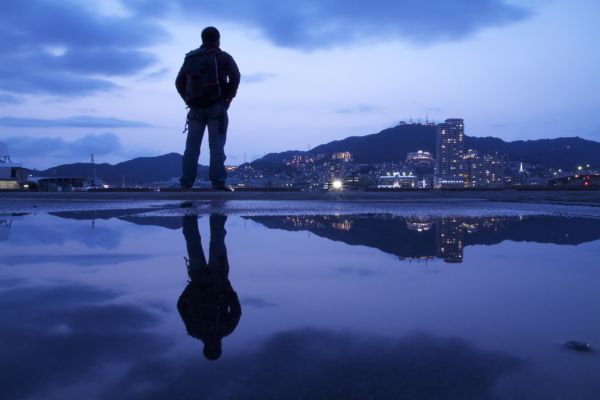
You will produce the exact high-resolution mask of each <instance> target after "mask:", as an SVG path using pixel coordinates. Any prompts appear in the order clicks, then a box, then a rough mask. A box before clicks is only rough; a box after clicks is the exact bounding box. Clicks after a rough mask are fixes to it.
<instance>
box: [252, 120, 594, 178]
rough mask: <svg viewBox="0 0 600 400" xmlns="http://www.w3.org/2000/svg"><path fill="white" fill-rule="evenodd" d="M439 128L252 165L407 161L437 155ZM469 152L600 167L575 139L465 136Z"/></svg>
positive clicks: (352, 141) (381, 135) (389, 132)
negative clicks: (344, 157)
mask: <svg viewBox="0 0 600 400" xmlns="http://www.w3.org/2000/svg"><path fill="white" fill-rule="evenodd" d="M436 138H437V127H436V126H435V125H422V124H406V125H398V126H395V127H392V128H387V129H384V130H382V131H380V132H378V133H373V134H368V135H364V136H350V137H347V138H345V139H340V140H334V141H331V142H328V143H324V144H321V145H319V146H316V147H314V148H312V149H310V150H308V151H298V150H288V151H285V152H279V153H269V154H267V155H265V156H264V157H262V158H260V159H258V160H255V161H253V162H252V164H253V165H258V166H260V165H261V164H262V165H265V164H271V165H272V164H281V163H283V162H284V160H289V159H290V158H291V157H293V156H294V155H303V154H305V155H317V154H324V155H325V156H330V155H331V154H333V153H337V152H341V151H349V152H350V153H352V155H353V158H354V160H355V161H356V162H358V163H365V164H374V163H381V162H400V161H404V160H405V158H406V154H407V153H409V152H412V151H417V150H424V151H429V152H432V153H433V154H434V155H435V149H436ZM465 149H475V150H478V151H480V152H482V153H484V154H493V153H496V152H497V153H499V154H504V155H506V156H507V158H508V160H509V161H523V162H526V163H530V164H537V165H543V166H546V167H553V168H562V169H565V170H572V169H574V168H575V167H576V166H577V165H585V164H592V165H595V166H598V165H600V143H599V142H596V141H593V140H589V139H583V138H581V137H579V136H575V137H559V138H553V139H529V140H515V141H510V142H509V141H504V140H503V139H500V138H497V137H493V136H484V137H478V136H467V135H465Z"/></svg>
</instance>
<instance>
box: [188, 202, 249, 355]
mask: <svg viewBox="0 0 600 400" xmlns="http://www.w3.org/2000/svg"><path fill="white" fill-rule="evenodd" d="M225 221H227V217H226V216H224V215H216V214H213V215H211V216H210V248H209V256H208V263H206V258H205V257H204V252H203V251H202V244H201V242H200V231H199V230H198V220H197V217H196V216H195V215H192V216H189V215H188V216H184V217H183V235H184V237H185V243H186V246H187V251H188V257H189V259H188V262H187V270H188V275H189V277H190V281H189V283H188V285H187V287H186V288H185V289H184V290H183V293H181V296H180V297H179V300H178V301H177V310H179V314H180V315H181V319H182V320H183V322H184V324H185V327H186V329H187V332H188V334H189V335H190V336H192V337H195V338H196V339H200V340H201V341H202V342H203V343H204V356H205V357H206V358H208V359H209V360H216V359H218V358H219V357H220V356H221V340H222V339H223V338H224V337H225V336H227V335H229V334H231V333H232V332H233V331H234V330H235V328H236V326H237V324H238V322H239V321H240V317H241V315H242V307H241V305H240V302H239V300H238V296H237V293H236V292H235V291H234V290H233V288H232V287H231V283H230V282H229V262H228V260H227V248H226V247H225V234H226V233H227V232H226V231H225Z"/></svg>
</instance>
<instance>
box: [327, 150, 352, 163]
mask: <svg viewBox="0 0 600 400" xmlns="http://www.w3.org/2000/svg"><path fill="white" fill-rule="evenodd" d="M331 159H332V160H344V161H352V153H350V152H349V151H341V152H339V153H333V154H332V155H331Z"/></svg>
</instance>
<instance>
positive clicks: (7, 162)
mask: <svg viewBox="0 0 600 400" xmlns="http://www.w3.org/2000/svg"><path fill="white" fill-rule="evenodd" d="M26 181H27V170H25V169H24V168H23V166H22V165H21V164H15V163H13V162H12V161H11V159H10V155H9V154H8V146H7V144H6V143H4V142H0V189H5V190H6V189H12V190H14V189H20V188H21V187H22V185H24V184H25V182H26Z"/></svg>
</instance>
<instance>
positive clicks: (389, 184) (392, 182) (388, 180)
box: [377, 172, 417, 189]
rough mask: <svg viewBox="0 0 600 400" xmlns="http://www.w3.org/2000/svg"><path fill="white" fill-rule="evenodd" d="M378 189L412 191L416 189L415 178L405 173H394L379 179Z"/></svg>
mask: <svg viewBox="0 0 600 400" xmlns="http://www.w3.org/2000/svg"><path fill="white" fill-rule="evenodd" d="M377 187H378V188H379V189H414V188H417V177H416V176H414V175H408V174H405V173H402V174H400V173H399V172H395V173H393V174H390V175H384V176H380V177H379V184H378V185H377Z"/></svg>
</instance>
